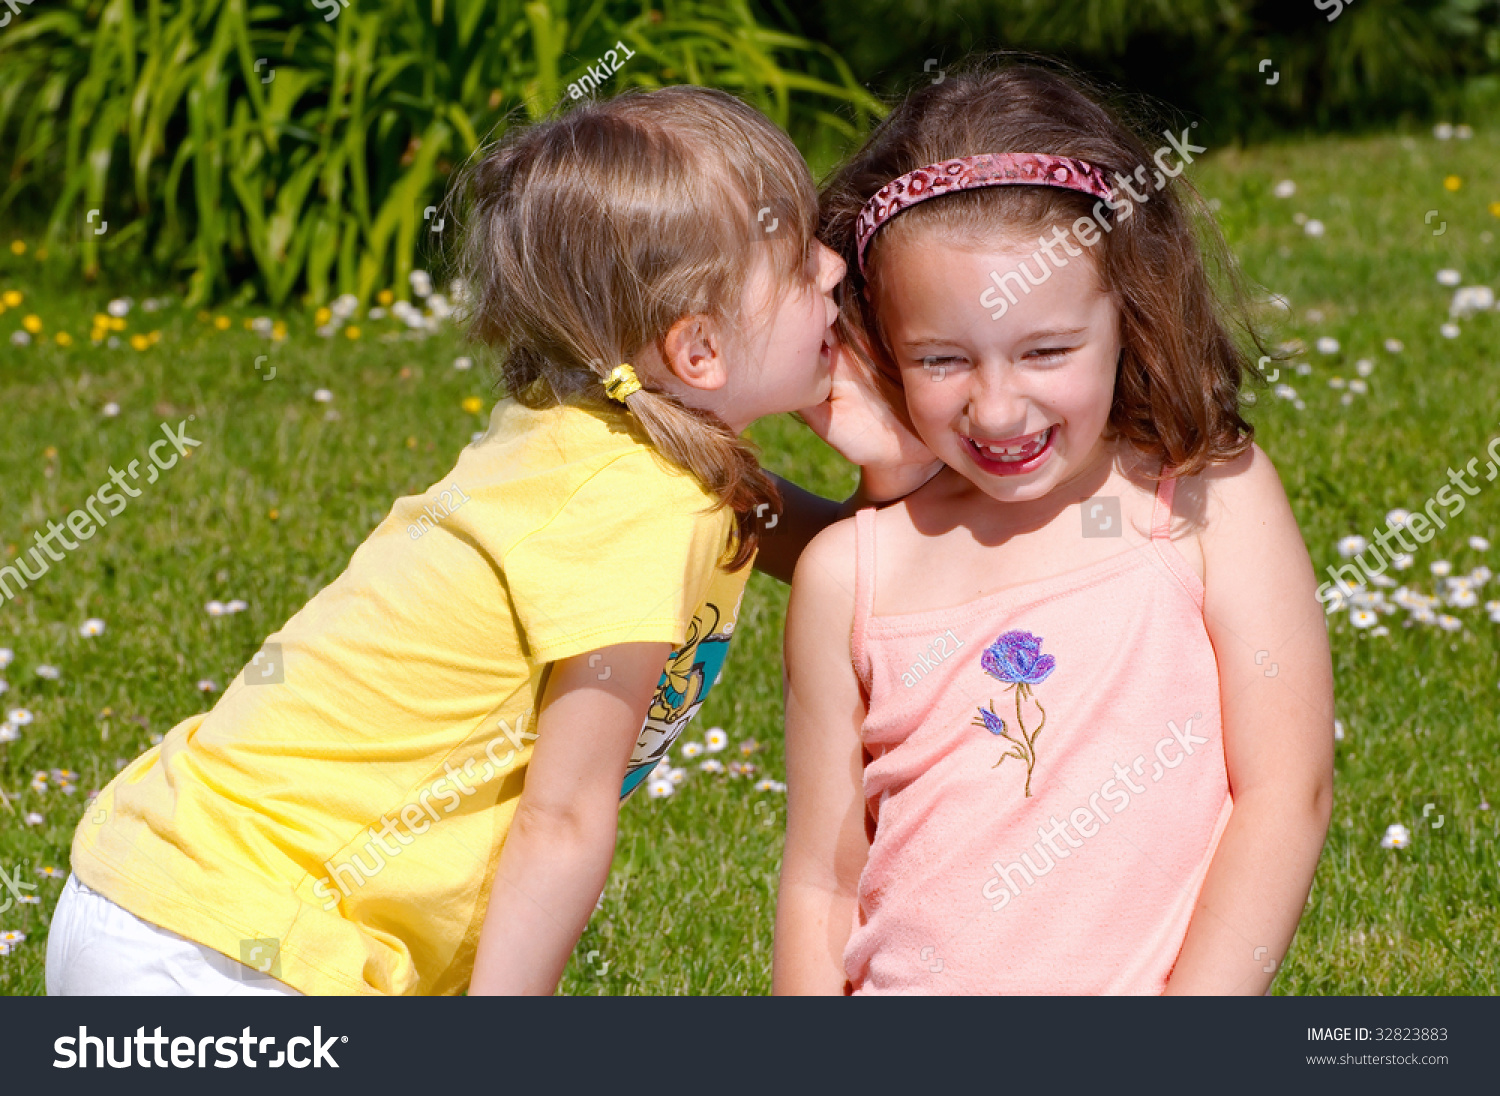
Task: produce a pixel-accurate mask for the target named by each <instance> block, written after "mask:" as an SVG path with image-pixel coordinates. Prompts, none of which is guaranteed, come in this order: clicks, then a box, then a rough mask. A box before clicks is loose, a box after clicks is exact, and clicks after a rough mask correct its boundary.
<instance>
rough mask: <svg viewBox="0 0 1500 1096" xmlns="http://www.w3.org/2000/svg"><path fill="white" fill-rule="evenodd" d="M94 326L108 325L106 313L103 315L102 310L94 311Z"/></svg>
mask: <svg viewBox="0 0 1500 1096" xmlns="http://www.w3.org/2000/svg"><path fill="white" fill-rule="evenodd" d="M94 326H95V327H108V326H109V317H108V316H107V315H105V314H104V313H103V312H95V313H94Z"/></svg>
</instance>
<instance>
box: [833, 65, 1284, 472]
mask: <svg viewBox="0 0 1500 1096" xmlns="http://www.w3.org/2000/svg"><path fill="white" fill-rule="evenodd" d="M1057 67H1058V69H1059V70H1060V71H1052V70H1051V69H1049V68H1044V67H1042V66H1041V65H1040V64H1038V63H1036V60H1035V59H1027V60H1024V61H1016V60H1011V59H1006V60H1000V61H996V60H992V59H990V58H983V59H979V60H976V61H970V62H967V63H965V64H964V65H961V66H958V68H957V70H950V71H949V72H948V74H947V76H946V78H945V79H944V80H942V81H941V82H939V83H936V84H926V85H923V86H921V87H920V88H918V89H917V90H915V91H914V92H912V93H911V94H910V95H909V96H908V97H907V98H906V99H905V100H904V101H903V102H901V103H900V104H899V105H897V106H896V107H895V109H894V110H892V112H891V113H890V114H889V115H888V116H887V117H886V118H885V120H884V121H883V122H882V123H881V124H880V125H879V126H878V127H877V128H876V129H875V131H874V132H873V133H872V134H871V136H870V138H869V140H868V141H867V142H866V143H865V146H864V147H863V148H862V149H861V150H860V151H859V152H858V153H857V154H856V155H855V156H854V157H853V158H852V159H851V160H850V161H849V162H848V163H847V164H845V165H844V166H843V167H842V168H841V169H840V170H839V171H837V172H836V173H835V174H834V176H833V177H832V178H831V179H830V180H829V182H828V183H827V184H826V186H825V187H824V189H823V193H822V199H821V202H822V209H821V216H822V223H821V226H820V230H819V235H820V237H821V238H822V239H823V241H824V243H826V244H827V245H828V246H829V247H830V248H832V249H833V250H834V251H836V252H838V253H839V255H841V256H842V257H843V258H844V260H845V261H846V262H847V263H848V267H849V273H848V275H847V277H846V279H845V282H844V285H843V286H842V287H841V289H842V292H843V296H842V307H841V314H840V319H839V323H840V335H841V336H842V337H843V338H844V341H845V344H846V345H852V346H858V345H859V342H860V341H863V342H864V343H865V344H866V345H867V346H868V347H869V348H870V351H871V353H872V355H873V357H874V361H873V362H872V363H869V364H870V365H871V366H872V371H873V374H874V376H875V377H876V378H877V380H878V382H879V385H880V388H881V389H882V391H883V392H884V393H885V395H886V398H887V400H888V401H889V402H890V403H891V406H892V408H893V409H894V410H895V411H896V412H897V413H898V414H899V415H900V416H901V418H902V419H903V420H904V421H906V423H907V425H908V426H910V418H909V416H908V414H907V412H906V406H905V403H906V401H905V397H904V393H903V392H902V387H901V374H900V369H899V368H898V367H897V365H896V363H895V361H894V359H893V356H892V354H891V351H890V347H889V344H888V342H887V341H886V338H885V335H884V333H883V332H882V330H881V327H880V323H879V317H878V315H877V314H876V310H875V308H874V303H873V301H872V300H871V294H870V293H869V292H868V291H867V286H868V285H869V283H873V282H878V280H879V276H880V275H879V272H880V269H881V258H882V253H883V252H884V253H889V252H890V251H892V250H893V248H892V246H891V243H892V240H896V239H903V238H909V237H912V236H914V235H918V234H921V233H930V232H940V233H942V234H943V235H946V236H948V237H949V238H957V239H966V240H967V239H978V240H987V239H991V238H993V237H994V236H995V235H996V234H997V233H1004V234H1005V235H1007V236H1010V235H1017V236H1019V235H1021V234H1026V235H1028V236H1029V235H1031V234H1032V233H1036V232H1038V231H1040V230H1045V229H1047V228H1049V227H1050V226H1053V225H1059V226H1069V225H1072V224H1073V223H1074V222H1075V221H1076V220H1077V219H1078V218H1079V217H1086V216H1089V215H1090V212H1091V210H1093V209H1094V207H1095V203H1096V202H1097V201H1098V199H1096V198H1094V197H1092V196H1091V195H1087V194H1081V193H1079V192H1077V191H1073V190H1065V189H1062V188H1059V187H1048V186H1000V187H984V188H980V189H977V190H968V191H961V192H958V193H955V194H951V195H944V196H942V197H940V198H937V199H933V200H928V201H925V202H923V203H921V204H920V205H916V206H913V207H911V208H910V209H907V210H904V211H903V212H901V213H900V214H899V215H898V216H896V217H893V218H892V219H891V220H890V221H889V222H888V223H887V224H885V225H883V226H882V227H881V228H880V229H879V230H878V231H877V232H876V233H875V236H874V237H873V238H872V239H871V241H870V244H869V248H868V250H867V252H866V255H865V264H866V270H867V275H866V276H861V275H860V273H859V264H858V260H857V257H856V250H855V247H856V245H855V221H856V219H857V217H858V216H859V212H860V209H861V208H862V207H863V206H864V204H865V202H866V201H867V200H868V199H869V198H870V197H871V195H873V194H874V193H875V192H876V191H877V190H879V189H880V188H881V187H883V186H884V185H885V184H886V183H888V182H890V181H891V180H892V179H894V178H896V177H897V176H899V175H904V174H906V173H907V172H908V171H913V170H915V169H917V168H919V167H922V166H924V165H927V164H932V163H937V162H939V161H942V160H948V159H953V158H956V157H960V156H971V155H976V154H979V153H986V152H990V153H995V152H1039V153H1050V154H1052V155H1056V156H1067V157H1073V158H1076V159H1080V160H1085V161H1087V162H1089V163H1091V164H1093V165H1095V166H1096V167H1098V168H1101V169H1102V170H1103V171H1104V173H1105V175H1106V177H1107V178H1110V179H1113V176H1114V173H1115V172H1119V173H1120V174H1121V175H1122V176H1126V177H1129V176H1131V175H1132V174H1133V173H1135V172H1136V171H1137V169H1144V170H1142V171H1141V172H1140V175H1139V176H1138V177H1137V180H1136V181H1137V184H1138V185H1137V190H1138V191H1139V192H1141V193H1143V194H1145V195H1146V197H1147V201H1145V202H1132V203H1131V209H1130V211H1129V213H1128V214H1125V215H1123V216H1121V215H1118V214H1115V213H1111V212H1109V211H1108V208H1107V207H1101V212H1102V215H1103V216H1105V217H1107V218H1109V219H1110V220H1109V222H1108V223H1109V224H1110V226H1111V230H1110V231H1109V232H1103V231H1100V232H1099V233H1098V235H1099V236H1100V239H1099V240H1098V242H1097V243H1096V245H1095V246H1093V247H1092V248H1090V249H1089V250H1090V251H1091V253H1092V255H1093V260H1094V263H1095V268H1096V270H1097V271H1098V275H1099V278H1100V281H1101V282H1102V284H1103V286H1104V289H1105V291H1106V292H1108V293H1109V294H1110V295H1111V296H1112V297H1113V298H1114V301H1115V304H1116V307H1117V308H1118V309H1119V312H1120V336H1121V346H1122V353H1121V358H1120V367H1119V370H1118V372H1117V374H1116V380H1115V393H1114V404H1113V407H1112V409H1111V412H1110V417H1109V425H1108V430H1109V431H1110V432H1111V433H1113V434H1114V435H1116V436H1119V437H1122V438H1124V439H1125V440H1127V441H1128V442H1129V443H1130V444H1131V445H1132V446H1134V447H1135V449H1137V450H1138V451H1140V452H1141V453H1143V454H1145V455H1147V456H1149V457H1154V458H1156V459H1158V460H1160V462H1161V464H1162V466H1163V468H1164V470H1165V471H1164V473H1163V474H1164V475H1192V474H1194V473H1196V472H1198V471H1200V470H1202V469H1203V468H1204V467H1205V466H1206V465H1207V464H1209V463H1211V462H1218V461H1224V460H1229V459H1231V458H1233V457H1235V456H1238V455H1239V454H1241V453H1243V452H1244V451H1245V450H1246V449H1248V448H1249V447H1250V444H1251V442H1252V441H1253V438H1254V432H1253V428H1252V427H1251V426H1250V425H1249V424H1248V423H1247V422H1246V421H1245V420H1244V419H1243V418H1242V417H1241V415H1240V407H1239V391H1240V386H1241V383H1242V382H1243V380H1244V378H1245V375H1246V373H1247V372H1249V373H1250V374H1252V375H1258V374H1256V373H1255V371H1254V370H1253V368H1252V367H1251V366H1250V365H1249V362H1248V359H1247V357H1246V355H1245V354H1243V353H1242V352H1241V350H1240V348H1239V346H1237V345H1236V342H1235V340H1234V338H1232V337H1231V335H1230V327H1231V326H1235V327H1238V328H1240V329H1241V330H1243V331H1244V332H1245V334H1246V335H1247V336H1248V338H1249V340H1250V341H1251V342H1253V344H1254V345H1255V347H1256V348H1257V350H1259V351H1260V352H1261V353H1266V351H1265V349H1264V347H1263V346H1262V345H1261V340H1260V337H1259V335H1258V334H1257V333H1256V331H1255V329H1254V327H1253V325H1252V323H1251V322H1250V318H1249V317H1250V310H1249V307H1248V300H1249V294H1248V292H1247V291H1246V289H1245V286H1244V283H1243V279H1242V277H1241V275H1240V274H1239V272H1238V269H1237V268H1236V266H1235V262H1234V259H1233V257H1232V256H1231V255H1230V254H1229V250H1228V248H1227V246H1226V245H1225V244H1224V241H1223V238H1222V236H1220V234H1219V232H1218V230H1217V227H1216V226H1215V225H1214V222H1213V218H1212V215H1211V214H1210V213H1209V212H1208V210H1207V208H1206V206H1205V204H1204V202H1203V199H1202V197H1201V196H1200V195H1199V194H1198V193H1197V191H1196V190H1194V189H1193V187H1192V185H1191V184H1190V183H1189V182H1188V181H1187V179H1186V177H1185V176H1179V177H1178V178H1176V179H1165V177H1164V176H1162V175H1161V173H1160V172H1158V171H1157V165H1156V164H1154V163H1153V162H1152V158H1151V152H1150V150H1149V148H1148V146H1147V144H1146V143H1144V142H1143V141H1142V139H1141V137H1140V136H1139V135H1138V134H1137V132H1136V131H1135V130H1134V129H1133V128H1132V126H1131V125H1130V124H1128V123H1127V122H1125V121H1124V120H1122V119H1121V118H1120V117H1119V116H1117V114H1116V113H1115V111H1113V110H1111V109H1110V108H1109V107H1106V106H1104V105H1102V103H1101V100H1103V99H1104V98H1105V96H1104V94H1103V93H1102V92H1100V91H1098V90H1095V89H1092V88H1088V84H1087V82H1086V81H1085V80H1084V79H1083V78H1082V77H1080V76H1078V75H1077V74H1076V73H1072V72H1068V71H1066V70H1065V69H1064V68H1063V66H1060V65H1059V66H1057ZM1086 88H1087V89H1088V90H1085V89H1086ZM1179 128H1180V127H1179ZM1188 133H1189V135H1190V137H1195V136H1197V135H1196V133H1195V131H1193V130H1192V129H1191V127H1189V128H1188ZM1156 143H1157V144H1161V143H1162V142H1161V141H1158V142H1156ZM1168 163H1169V164H1170V163H1171V161H1170V160H1169V161H1168ZM1154 178H1162V179H1163V180H1164V185H1163V186H1162V188H1161V189H1159V190H1153V189H1152V187H1153V185H1154V183H1153V180H1154ZM1116 190H1117V191H1118V193H1117V195H1116V200H1117V202H1118V201H1119V200H1120V198H1122V197H1123V198H1124V199H1125V200H1126V201H1129V200H1130V199H1129V197H1128V195H1126V194H1124V192H1123V190H1121V189H1120V188H1119V187H1118V186H1116ZM1185 207H1190V208H1191V209H1192V210H1193V211H1194V212H1195V213H1197V214H1198V215H1199V219H1200V220H1201V222H1202V224H1203V225H1204V226H1205V231H1204V239H1203V248H1202V250H1200V246H1199V242H1198V240H1197V239H1196V238H1195V235H1194V231H1193V225H1192V220H1191V218H1190V217H1189V213H1188V208H1185ZM1205 256H1207V257H1208V258H1210V259H1212V260H1213V261H1214V263H1215V271H1216V273H1219V274H1221V276H1223V277H1224V280H1225V281H1226V282H1227V295H1228V296H1229V297H1230V298H1231V299H1232V304H1228V305H1226V304H1225V303H1224V301H1223V299H1221V297H1220V295H1219V293H1217V292H1216V290H1215V288H1214V286H1213V284H1212V283H1211V281H1210V276H1209V270H1208V267H1207V266H1206V265H1205V261H1204V260H1205ZM867 279H868V280H867Z"/></svg>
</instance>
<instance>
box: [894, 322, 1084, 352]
mask: <svg viewBox="0 0 1500 1096" xmlns="http://www.w3.org/2000/svg"><path fill="white" fill-rule="evenodd" d="M1086 331H1088V328H1087V327H1066V328H1063V327H1058V328H1045V329H1043V330H1040V331H1028V332H1026V333H1025V334H1024V335H1020V336H1018V337H1017V339H1016V341H1017V342H1025V341H1027V340H1029V339H1054V338H1071V337H1072V336H1074V335H1082V334H1084V333H1085V332H1086ZM962 341H963V340H961V339H916V340H914V341H912V342H909V343H906V344H905V345H906V346H907V347H908V348H909V349H912V350H923V349H926V348H928V347H935V346H957V345H958V344H959V343H960V342H962Z"/></svg>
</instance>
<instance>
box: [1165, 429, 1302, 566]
mask: <svg viewBox="0 0 1500 1096" xmlns="http://www.w3.org/2000/svg"><path fill="white" fill-rule="evenodd" d="M1183 485H1184V491H1183V493H1184V496H1185V497H1184V504H1185V505H1184V507H1183V512H1184V513H1188V512H1190V511H1191V512H1193V513H1195V515H1196V517H1197V518H1198V520H1199V521H1200V522H1201V525H1202V529H1203V534H1204V536H1205V538H1206V541H1207V543H1212V542H1213V541H1215V540H1222V539H1223V538H1225V537H1239V536H1247V535H1250V536H1253V535H1254V534H1255V532H1256V530H1271V529H1276V528H1284V527H1285V526H1286V525H1287V523H1289V522H1292V512H1291V506H1290V504H1289V503H1288V502H1287V498H1286V490H1285V489H1284V488H1283V487H1282V485H1281V476H1280V475H1279V474H1278V473H1277V471H1276V466H1275V465H1274V464H1273V463H1271V458H1270V457H1268V456H1267V455H1266V451H1265V450H1264V449H1262V448H1261V447H1260V446H1259V445H1254V444H1252V445H1251V446H1250V448H1248V449H1246V450H1245V451H1244V452H1243V453H1241V454H1240V455H1239V456H1237V457H1235V458H1234V459H1232V460H1228V461H1224V462H1223V463H1222V464H1213V465H1210V466H1209V467H1207V468H1205V469H1204V470H1203V471H1202V472H1200V473H1199V474H1198V475H1196V476H1191V477H1186V478H1185V479H1184V481H1183ZM1292 524H1293V527H1295V523H1294V522H1293V523H1292Z"/></svg>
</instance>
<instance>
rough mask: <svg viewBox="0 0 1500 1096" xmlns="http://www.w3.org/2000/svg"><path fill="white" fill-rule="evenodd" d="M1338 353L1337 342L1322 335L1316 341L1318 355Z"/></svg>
mask: <svg viewBox="0 0 1500 1096" xmlns="http://www.w3.org/2000/svg"><path fill="white" fill-rule="evenodd" d="M1338 352H1339V341H1338V340H1337V339H1333V338H1329V337H1328V336H1327V335H1324V336H1323V337H1322V338H1321V339H1319V340H1318V353H1319V354H1337V353H1338Z"/></svg>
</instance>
